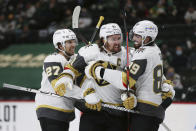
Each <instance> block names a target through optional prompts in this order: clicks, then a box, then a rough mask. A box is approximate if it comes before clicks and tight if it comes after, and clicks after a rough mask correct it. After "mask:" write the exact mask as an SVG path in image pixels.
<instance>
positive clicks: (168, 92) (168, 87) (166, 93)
mask: <svg viewBox="0 0 196 131" xmlns="http://www.w3.org/2000/svg"><path fill="white" fill-rule="evenodd" d="M173 87H174V84H173V82H172V81H170V80H164V81H163V84H162V87H161V89H162V99H164V100H165V99H166V98H168V97H169V98H171V99H173V98H174V96H175V90H174V88H173Z"/></svg>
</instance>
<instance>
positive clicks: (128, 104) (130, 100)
mask: <svg viewBox="0 0 196 131" xmlns="http://www.w3.org/2000/svg"><path fill="white" fill-rule="evenodd" d="M121 99H122V100H123V106H124V107H125V108H126V109H130V110H131V109H133V108H135V107H136V105H137V98H136V96H135V95H134V94H132V93H131V94H130V95H129V97H128V96H127V94H126V93H123V94H122V95H121Z"/></svg>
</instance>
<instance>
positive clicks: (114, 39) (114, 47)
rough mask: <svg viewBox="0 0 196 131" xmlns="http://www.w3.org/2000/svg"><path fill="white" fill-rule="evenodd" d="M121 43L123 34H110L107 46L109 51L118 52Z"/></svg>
mask: <svg viewBox="0 0 196 131" xmlns="http://www.w3.org/2000/svg"><path fill="white" fill-rule="evenodd" d="M121 43H122V39H121V35H111V36H108V38H107V43H106V44H105V47H106V49H107V50H108V51H110V52H114V53H117V52H120V51H121Z"/></svg>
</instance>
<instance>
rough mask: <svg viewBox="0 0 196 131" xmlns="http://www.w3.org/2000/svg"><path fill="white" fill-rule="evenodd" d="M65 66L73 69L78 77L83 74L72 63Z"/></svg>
mask: <svg viewBox="0 0 196 131" xmlns="http://www.w3.org/2000/svg"><path fill="white" fill-rule="evenodd" d="M65 68H68V69H70V70H71V71H73V73H74V74H75V76H76V77H78V76H80V75H81V73H80V72H79V71H77V70H76V69H75V68H74V67H73V66H72V65H70V64H68V65H66V67H65Z"/></svg>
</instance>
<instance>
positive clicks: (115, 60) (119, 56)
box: [55, 23, 127, 131]
mask: <svg viewBox="0 0 196 131" xmlns="http://www.w3.org/2000/svg"><path fill="white" fill-rule="evenodd" d="M100 38H101V39H100V41H99V42H98V44H92V45H89V46H85V47H82V48H81V49H80V50H79V51H78V55H77V57H76V59H75V61H73V62H72V63H71V64H69V65H67V66H66V67H65V70H64V71H63V73H67V74H70V75H71V77H72V78H73V80H74V79H76V83H77V84H78V85H80V87H81V88H82V89H83V92H82V97H83V98H84V99H85V101H86V104H85V105H86V107H88V108H89V109H88V108H86V107H85V106H80V105H79V107H78V105H77V107H78V108H79V109H80V110H81V111H82V112H83V114H82V116H81V119H80V131H119V130H121V131H125V130H127V129H126V128H127V124H126V122H127V120H126V115H125V114H126V113H125V112H113V111H106V110H101V102H103V103H107V104H112V105H116V106H121V105H122V100H121V98H120V95H121V93H122V92H123V91H122V90H121V89H117V88H114V87H113V86H112V85H111V84H110V83H108V82H107V81H104V80H101V79H98V78H95V80H94V79H91V75H94V74H91V72H88V71H87V72H86V75H85V71H84V69H85V67H86V66H87V65H88V64H89V63H92V62H93V61H98V60H103V61H107V62H110V64H105V65H104V66H105V67H107V68H111V69H117V70H122V69H124V67H125V64H126V51H125V49H124V47H123V46H121V44H122V42H123V36H122V32H121V29H120V27H119V26H118V25H117V24H116V23H109V24H105V25H103V26H102V27H101V29H100ZM90 74H91V75H90ZM61 79H64V82H62V83H64V85H66V84H67V82H66V79H67V78H66V77H64V78H61ZM55 88H59V87H58V86H55ZM90 109H91V110H90ZM100 110H101V111H100Z"/></svg>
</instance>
